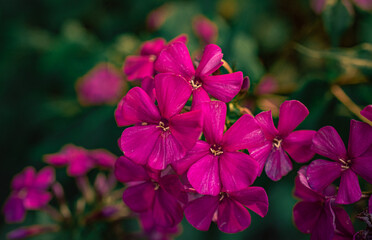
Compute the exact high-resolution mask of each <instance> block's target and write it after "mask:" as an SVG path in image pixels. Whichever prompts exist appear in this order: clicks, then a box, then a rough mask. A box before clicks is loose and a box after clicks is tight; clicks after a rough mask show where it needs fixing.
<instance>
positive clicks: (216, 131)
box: [199, 101, 226, 144]
mask: <svg viewBox="0 0 372 240" xmlns="http://www.w3.org/2000/svg"><path fill="white" fill-rule="evenodd" d="M199 107H200V108H201V110H202V111H203V119H204V120H203V121H204V123H203V133H204V136H205V139H206V141H207V142H208V143H209V144H220V143H221V140H222V136H223V130H224V126H225V120H226V104H225V103H223V102H220V101H212V102H209V103H203V104H201V105H200V106H199Z"/></svg>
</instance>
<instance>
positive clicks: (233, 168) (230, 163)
mask: <svg viewBox="0 0 372 240" xmlns="http://www.w3.org/2000/svg"><path fill="white" fill-rule="evenodd" d="M219 163H220V176H221V182H222V186H223V189H225V190H226V191H227V192H230V191H239V190H242V189H244V188H247V187H249V186H250V185H251V184H252V183H253V182H254V180H256V177H257V171H258V163H257V162H256V161H255V160H254V159H253V158H252V157H250V156H249V155H248V154H245V153H242V152H224V153H223V154H221V155H220V159H219Z"/></svg>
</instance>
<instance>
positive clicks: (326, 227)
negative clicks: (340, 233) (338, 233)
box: [310, 201, 336, 240]
mask: <svg viewBox="0 0 372 240" xmlns="http://www.w3.org/2000/svg"><path fill="white" fill-rule="evenodd" d="M335 227H336V226H335V216H334V213H333V210H332V208H331V203H330V201H326V202H325V204H324V206H323V208H322V211H321V212H320V215H319V218H318V221H317V222H316V224H315V226H314V228H313V230H312V231H311V238H310V240H323V239H324V240H327V239H333V236H334V235H335Z"/></svg>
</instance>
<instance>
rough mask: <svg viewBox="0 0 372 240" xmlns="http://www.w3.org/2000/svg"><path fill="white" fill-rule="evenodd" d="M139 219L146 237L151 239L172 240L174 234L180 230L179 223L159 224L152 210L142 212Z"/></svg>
mask: <svg viewBox="0 0 372 240" xmlns="http://www.w3.org/2000/svg"><path fill="white" fill-rule="evenodd" d="M139 219H140V223H141V226H142V228H143V232H144V233H145V235H146V237H147V238H146V239H149V240H171V239H173V237H172V236H174V235H177V234H178V233H179V232H180V228H179V225H176V226H174V227H162V226H159V225H158V224H157V223H156V221H155V219H153V217H152V212H151V211H150V212H144V213H140V215H139Z"/></svg>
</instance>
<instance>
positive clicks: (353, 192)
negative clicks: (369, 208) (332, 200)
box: [336, 169, 362, 204]
mask: <svg viewBox="0 0 372 240" xmlns="http://www.w3.org/2000/svg"><path fill="white" fill-rule="evenodd" d="M361 197H362V191H361V190H360V186H359V181H358V176H357V175H356V174H355V173H354V172H353V171H352V170H350V169H348V170H345V171H343V172H342V175H341V181H340V187H339V188H338V193H337V197H336V203H338V204H352V203H354V202H356V201H358V200H359V199H360V198H361Z"/></svg>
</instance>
